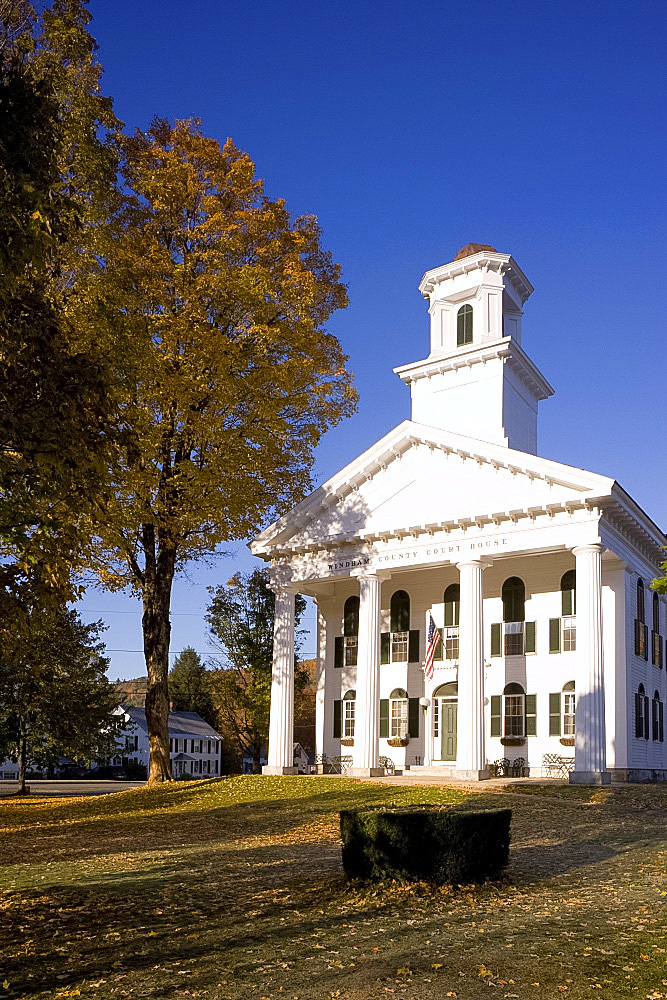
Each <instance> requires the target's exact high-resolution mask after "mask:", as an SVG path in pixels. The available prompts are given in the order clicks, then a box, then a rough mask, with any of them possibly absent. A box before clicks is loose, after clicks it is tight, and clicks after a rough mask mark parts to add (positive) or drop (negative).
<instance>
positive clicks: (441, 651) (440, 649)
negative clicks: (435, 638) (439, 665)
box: [433, 628, 445, 660]
mask: <svg viewBox="0 0 667 1000" xmlns="http://www.w3.org/2000/svg"><path fill="white" fill-rule="evenodd" d="M438 632H439V633H440V642H439V643H438V645H437V646H436V650H435V653H434V654H433V659H434V660H442V658H443V657H444V655H445V630H444V628H439V629H438Z"/></svg>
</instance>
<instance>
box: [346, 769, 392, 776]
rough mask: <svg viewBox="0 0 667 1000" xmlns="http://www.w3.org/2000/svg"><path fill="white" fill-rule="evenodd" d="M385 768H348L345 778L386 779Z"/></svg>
mask: <svg viewBox="0 0 667 1000" xmlns="http://www.w3.org/2000/svg"><path fill="white" fill-rule="evenodd" d="M384 775H385V770H384V768H383V767H348V769H347V771H346V772H345V774H344V775H343V777H344V778H384Z"/></svg>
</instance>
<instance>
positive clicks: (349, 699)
mask: <svg viewBox="0 0 667 1000" xmlns="http://www.w3.org/2000/svg"><path fill="white" fill-rule="evenodd" d="M356 703H357V692H356V691H347V692H346V693H345V695H343V736H344V737H345V739H348V740H349V739H352V738H353V737H354V712H355V706H356Z"/></svg>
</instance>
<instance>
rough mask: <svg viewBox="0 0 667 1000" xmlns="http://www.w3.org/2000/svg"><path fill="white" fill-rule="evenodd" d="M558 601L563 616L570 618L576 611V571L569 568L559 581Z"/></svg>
mask: <svg viewBox="0 0 667 1000" xmlns="http://www.w3.org/2000/svg"><path fill="white" fill-rule="evenodd" d="M560 602H561V614H562V616H563V618H571V617H573V616H574V615H576V613H577V571H576V570H574V569H569V570H568V571H567V573H563V576H562V577H561V581H560Z"/></svg>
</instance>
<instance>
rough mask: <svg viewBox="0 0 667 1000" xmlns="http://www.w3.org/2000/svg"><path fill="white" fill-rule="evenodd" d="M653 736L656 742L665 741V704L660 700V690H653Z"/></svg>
mask: <svg viewBox="0 0 667 1000" xmlns="http://www.w3.org/2000/svg"><path fill="white" fill-rule="evenodd" d="M651 707H652V711H651V715H652V722H653V725H652V736H653V739H654V740H655V741H656V742H659V743H664V740H665V720H664V714H663V704H662V702H661V701H660V692H659V691H654V692H653V704H652V706H651Z"/></svg>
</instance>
